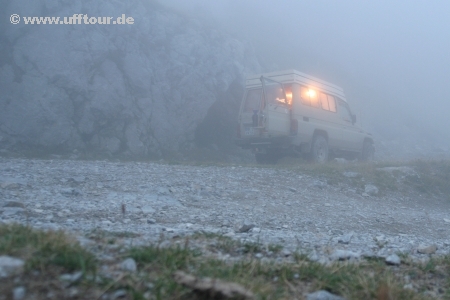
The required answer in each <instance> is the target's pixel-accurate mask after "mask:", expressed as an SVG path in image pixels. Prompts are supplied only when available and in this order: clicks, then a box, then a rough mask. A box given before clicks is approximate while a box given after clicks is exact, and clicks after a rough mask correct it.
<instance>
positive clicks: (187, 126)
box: [0, 0, 260, 157]
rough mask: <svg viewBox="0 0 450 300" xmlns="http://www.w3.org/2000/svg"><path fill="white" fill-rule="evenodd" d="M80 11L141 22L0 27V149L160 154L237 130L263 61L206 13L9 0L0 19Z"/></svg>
mask: <svg viewBox="0 0 450 300" xmlns="http://www.w3.org/2000/svg"><path fill="white" fill-rule="evenodd" d="M79 13H83V14H87V15H88V16H95V17H102V16H112V17H114V18H116V17H118V16H121V15H122V14H125V15H126V16H131V17H133V18H134V24H132V25H99V24H96V25H86V24H77V25H42V24H41V25H25V24H24V23H23V21H22V22H21V23H20V24H17V25H13V24H6V25H3V29H2V30H0V41H1V42H0V91H1V92H0V148H3V149H5V148H6V149H8V148H10V149H23V148H25V149H44V150H46V151H50V152H52V151H72V150H74V149H77V150H79V151H87V152H94V153H107V154H110V155H119V154H120V155H128V156H132V157H139V156H147V157H152V156H154V157H158V156H164V155H165V154H167V153H177V152H180V151H183V150H186V149H190V148H192V147H193V143H194V141H195V140H199V141H202V142H204V141H205V140H208V139H210V138H211V137H210V136H214V135H212V134H211V133H210V131H208V130H205V128H208V129H211V130H215V129H217V130H222V131H223V132H225V133H227V132H228V133H229V132H230V129H229V128H230V126H233V129H234V121H235V118H236V114H237V112H236V107H237V104H236V101H237V100H236V99H238V98H239V97H240V94H239V93H241V92H239V91H240V90H242V84H243V78H244V76H245V75H246V74H247V73H253V72H258V71H260V67H259V64H258V61H257V60H256V58H255V56H254V54H253V51H252V49H251V47H249V46H247V45H245V44H244V43H242V42H240V41H237V40H235V39H233V38H231V37H228V36H227V35H225V34H223V33H221V32H219V31H218V30H215V29H213V28H210V27H208V26H206V25H204V24H202V23H201V22H200V21H197V20H194V19H190V18H188V17H186V16H183V15H181V14H179V13H176V12H174V11H171V10H168V9H166V8H165V7H163V6H162V5H160V4H159V3H157V2H152V1H143V0H131V1H117V2H114V3H112V2H110V1H107V0H88V1H81V0H73V1H44V0H36V1H33V3H32V4H30V2H29V1H25V0H14V1H12V0H10V1H6V6H5V9H4V11H3V15H4V18H2V19H9V16H10V15H11V14H19V15H20V16H38V17H39V16H55V17H61V19H62V18H63V17H70V16H73V15H74V14H79ZM236 94H238V95H236ZM227 99H230V100H229V103H228V102H227V101H228V100H227ZM223 107H225V109H222V108H223ZM211 108H212V109H211ZM217 108H220V113H225V114H228V115H227V116H225V117H223V116H222V118H223V119H225V124H224V123H223V122H220V124H219V123H218V124H214V122H212V121H211V120H214V119H215V118H214V116H211V115H208V113H209V114H214V113H217V111H218V109H217ZM228 116H230V118H228ZM233 118H234V119H233ZM227 122H229V123H227ZM200 124H202V125H201V126H200V127H199V125H200ZM231 124H233V125H231ZM216 125H217V128H215V126H216Z"/></svg>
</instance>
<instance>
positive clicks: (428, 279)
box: [0, 225, 450, 300]
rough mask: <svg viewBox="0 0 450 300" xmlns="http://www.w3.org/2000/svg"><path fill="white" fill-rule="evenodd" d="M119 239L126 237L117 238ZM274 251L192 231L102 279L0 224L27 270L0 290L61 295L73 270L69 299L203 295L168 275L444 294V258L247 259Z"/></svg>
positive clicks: (282, 293) (54, 241)
mask: <svg viewBox="0 0 450 300" xmlns="http://www.w3.org/2000/svg"><path fill="white" fill-rule="evenodd" d="M120 236H123V237H130V236H133V234H125V233H121V234H120ZM194 240H195V241H196V242H198V241H203V242H206V243H207V244H215V245H216V246H215V248H214V249H209V250H211V251H212V252H214V251H216V252H217V251H224V250H226V251H228V252H229V253H234V254H237V253H239V252H241V254H242V255H241V256H240V257H239V258H238V259H232V260H224V259H220V258H215V257H214V256H213V255H210V254H211V253H209V254H207V253H202V251H201V250H199V249H197V248H195V247H191V246H190V244H194V242H193V241H194ZM96 241H97V242H98V243H99V244H102V243H105V242H107V240H104V239H98V240H96ZM190 241H191V242H190ZM181 242H182V241H181ZM223 245H225V246H224V247H225V248H223V247H222V246H223ZM281 249H282V246H281V245H268V246H267V247H265V246H263V245H261V244H259V243H240V242H238V241H234V240H232V239H230V238H228V237H223V236H221V235H218V234H197V235H194V236H191V237H190V238H187V239H186V240H185V241H184V243H180V244H178V245H175V246H170V247H159V245H147V246H141V247H133V248H130V249H128V250H126V252H124V253H118V252H115V253H113V255H115V256H116V258H117V262H120V260H121V259H123V258H124V257H131V258H133V259H135V261H136V262H137V264H138V272H137V273H127V272H125V271H124V272H122V273H121V274H122V275H120V276H118V277H117V276H116V277H115V278H114V279H108V278H106V277H104V275H103V274H100V275H97V277H95V270H96V268H97V265H98V262H97V260H96V259H95V256H94V255H93V254H92V253H90V252H89V251H87V250H85V249H83V248H82V247H81V246H80V245H79V244H78V243H77V242H75V241H74V240H73V239H72V238H70V237H69V236H68V235H67V234H65V233H64V232H61V231H56V232H54V231H40V230H33V229H31V228H29V227H26V226H22V225H0V254H1V255H10V256H14V257H18V258H22V259H24V260H25V261H26V266H27V267H26V268H25V271H24V273H23V274H22V275H19V276H18V277H16V278H8V279H2V280H0V289H1V290H4V291H10V290H11V289H12V288H13V287H14V286H15V284H14V282H18V280H19V281H24V285H26V286H27V290H28V293H29V295H31V294H32V293H34V294H35V295H36V297H35V299H46V296H47V295H48V292H49V291H52V292H53V293H54V294H55V295H60V297H62V298H65V297H67V295H68V294H67V293H68V292H67V290H68V286H65V285H64V284H62V283H61V280H60V279H58V278H59V276H60V275H61V274H63V273H67V272H73V271H78V270H81V271H84V272H85V273H86V274H87V273H89V272H92V274H93V275H94V277H92V276H91V277H89V276H85V279H83V280H82V281H80V282H77V283H75V285H76V286H77V287H78V288H79V289H80V290H81V289H83V292H82V293H78V294H76V295H75V296H73V297H72V298H74V299H96V298H98V297H100V296H101V295H102V294H105V293H112V292H114V291H117V290H119V289H121V290H124V291H125V293H126V295H127V296H126V297H125V299H207V298H208V295H202V294H198V293H193V291H192V290H191V289H190V288H187V287H185V286H182V285H181V284H178V283H177V282H176V281H175V279H174V276H173V275H174V272H176V271H184V272H185V273H187V274H192V275H194V276H196V277H198V278H204V277H209V278H216V279H220V280H222V281H225V282H233V283H238V284H240V285H241V286H243V287H244V288H245V289H248V290H249V291H251V292H252V293H253V294H255V299H301V298H302V297H304V295H305V294H306V293H308V292H313V291H316V290H320V289H324V290H327V291H330V292H332V293H334V294H337V295H341V296H343V297H345V298H346V299H380V300H381V299H408V300H409V299H434V296H433V295H435V296H437V295H440V297H444V298H448V297H450V293H449V292H448V291H447V290H448V289H449V288H450V282H449V281H448V275H449V273H450V258H449V257H448V256H445V257H440V258H432V259H430V260H428V261H427V262H425V263H415V262H413V261H412V260H411V259H409V258H408V256H407V255H404V254H403V255H402V265H400V266H397V267H396V266H388V265H386V264H385V263H384V261H383V260H380V259H374V260H363V261H360V262H336V263H333V264H331V265H322V264H320V263H317V262H313V261H310V260H309V259H308V257H307V255H305V254H300V253H293V255H292V258H293V259H289V260H283V261H277V260H269V261H262V260H260V259H257V258H255V253H264V255H265V256H268V257H269V256H270V254H269V252H265V251H266V250H267V251H270V252H273V253H276V252H279V251H281ZM104 251H106V250H104ZM110 254H111V253H110ZM36 271H39V274H40V275H38V276H37V277H36V276H34V275H33V274H34V273H35V272H36ZM19 278H20V279H19ZM95 278H97V279H95ZM50 282H52V284H50ZM404 286H405V287H404ZM62 298H61V299H62Z"/></svg>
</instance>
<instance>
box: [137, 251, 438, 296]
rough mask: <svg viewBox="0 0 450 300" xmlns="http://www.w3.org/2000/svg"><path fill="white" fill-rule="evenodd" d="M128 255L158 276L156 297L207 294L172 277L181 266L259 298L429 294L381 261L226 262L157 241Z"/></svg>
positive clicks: (150, 275) (153, 277)
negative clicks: (236, 285) (314, 294)
mask: <svg viewBox="0 0 450 300" xmlns="http://www.w3.org/2000/svg"><path fill="white" fill-rule="evenodd" d="M129 255H130V256H131V257H133V258H135V259H136V260H137V261H138V263H139V267H140V268H141V269H142V270H143V271H144V272H145V273H146V279H145V280H149V281H152V282H154V288H153V293H154V295H155V297H154V299H207V298H201V297H199V298H197V297H195V296H194V294H192V292H191V291H190V290H189V289H188V288H186V287H183V286H181V285H179V284H177V283H176V282H175V281H174V279H173V272H174V271H176V270H183V271H185V272H187V273H190V274H193V275H195V276H198V277H199V278H204V277H210V278H216V279H221V280H223V281H228V282H235V283H239V284H241V285H242V286H244V287H245V288H246V289H248V290H251V291H252V292H253V293H254V294H255V295H256V299H295V298H300V297H302V295H304V293H305V292H308V291H309V292H312V291H315V290H320V289H325V290H328V291H330V292H332V293H335V294H338V295H342V296H344V297H346V298H347V299H426V297H424V296H422V295H420V294H418V293H415V292H413V291H410V290H407V289H403V287H402V286H403V282H402V280H401V277H399V276H396V273H395V271H393V270H392V269H393V268H392V267H388V266H386V265H385V264H384V263H382V262H379V261H372V262H371V261H366V262H362V263H345V262H344V263H335V264H332V265H330V266H324V265H321V264H319V263H316V262H312V261H309V260H307V259H306V258H305V257H303V259H300V260H298V261H297V262H294V263H282V264H276V263H262V262H261V261H259V260H256V259H244V260H239V261H237V262H226V261H223V260H218V259H212V258H207V257H206V258H205V257H203V256H200V255H199V254H198V253H197V252H195V251H192V250H189V249H185V248H181V247H179V246H178V247H175V248H169V249H158V248H157V246H148V247H144V248H135V249H131V250H130V253H129ZM427 272H430V271H429V270H420V269H418V273H420V274H424V273H427ZM421 276H422V275H421ZM135 292H136V293H138V291H135ZM141 292H142V293H143V292H144V291H141ZM389 295H390V297H391V298H389Z"/></svg>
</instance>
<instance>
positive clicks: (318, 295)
mask: <svg viewBox="0 0 450 300" xmlns="http://www.w3.org/2000/svg"><path fill="white" fill-rule="evenodd" d="M306 299H307V300H345V299H344V298H342V297H340V296H337V295H334V294H331V293H330V292H328V291H325V290H321V291H317V292H314V293H311V294H308V295H307V296H306Z"/></svg>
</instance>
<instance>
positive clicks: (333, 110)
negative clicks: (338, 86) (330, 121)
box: [327, 95, 336, 112]
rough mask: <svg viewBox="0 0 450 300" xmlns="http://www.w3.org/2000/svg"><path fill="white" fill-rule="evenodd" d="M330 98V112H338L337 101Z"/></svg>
mask: <svg viewBox="0 0 450 300" xmlns="http://www.w3.org/2000/svg"><path fill="white" fill-rule="evenodd" d="M327 96H328V106H329V107H330V111H332V112H336V99H334V97H333V96H330V95H327Z"/></svg>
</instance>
